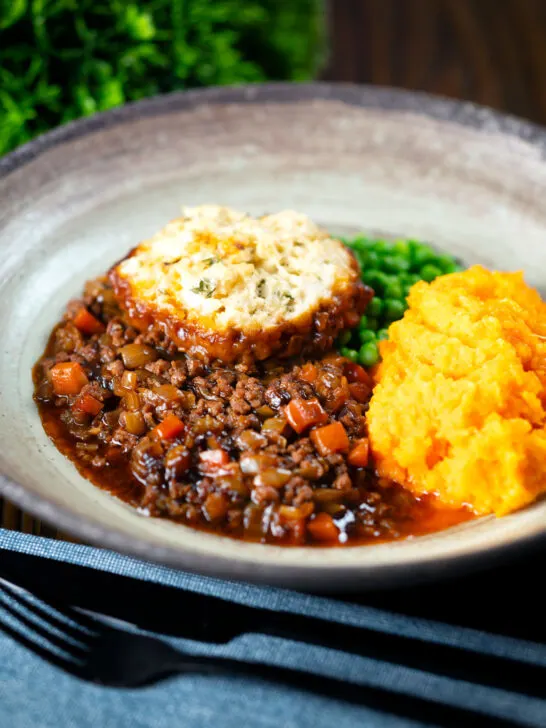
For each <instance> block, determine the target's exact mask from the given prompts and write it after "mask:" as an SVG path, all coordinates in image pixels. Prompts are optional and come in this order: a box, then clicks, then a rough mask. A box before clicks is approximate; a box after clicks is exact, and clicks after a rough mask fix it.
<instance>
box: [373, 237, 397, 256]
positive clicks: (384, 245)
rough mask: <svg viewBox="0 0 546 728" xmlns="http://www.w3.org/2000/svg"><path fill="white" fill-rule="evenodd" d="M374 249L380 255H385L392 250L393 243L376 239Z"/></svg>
mask: <svg viewBox="0 0 546 728" xmlns="http://www.w3.org/2000/svg"><path fill="white" fill-rule="evenodd" d="M372 249H373V250H374V251H375V252H376V253H378V255H383V254H385V253H389V252H390V251H391V250H392V244H391V243H388V242H387V241H386V240H374V241H373V243H372Z"/></svg>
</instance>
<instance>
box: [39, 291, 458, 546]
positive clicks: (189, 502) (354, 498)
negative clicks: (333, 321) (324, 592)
mask: <svg viewBox="0 0 546 728" xmlns="http://www.w3.org/2000/svg"><path fill="white" fill-rule="evenodd" d="M34 379H35V399H36V402H37V403H38V406H39V409H40V413H41V416H42V420H43V423H44V427H45V429H46V432H47V433H48V435H49V436H50V437H51V438H52V439H53V440H54V442H55V444H56V445H57V447H58V448H59V449H60V450H61V451H62V452H64V453H65V454H66V455H67V456H69V457H70V458H71V459H72V460H73V462H74V463H75V464H76V466H77V467H78V468H79V470H80V471H81V472H82V473H83V474H84V475H85V476H86V477H88V478H89V479H90V480H91V481H93V482H94V483H95V484H97V485H99V486H100V487H103V488H105V489H107V490H108V491H110V492H111V493H114V494H115V495H117V496H119V497H120V498H122V499H124V500H126V501H127V502H129V503H131V504H132V505H134V506H136V507H138V508H139V509H140V510H141V512H143V513H146V514H148V515H150V516H156V517H165V518H170V519H174V520H177V521H179V522H181V523H185V524H188V525H191V526H194V527H198V528H202V529H206V530H212V531H215V532H218V533H222V534H224V535H230V536H233V537H238V538H244V539H247V540H252V541H262V542H270V543H278V544H286V545H288V544H295V545H298V544H314V545H336V544H347V543H349V544H350V543H355V544H356V543H363V542H368V541H373V540H378V539H383V540H385V539H395V538H399V537H400V536H406V535H409V534H413V533H420V532H424V531H427V530H436V529H437V528H440V527H445V526H447V525H450V524H451V523H454V522H457V521H459V520H462V518H463V517H464V515H463V514H461V513H460V512H455V511H444V512H441V511H439V510H438V509H437V508H436V507H435V506H434V504H433V502H432V501H430V500H418V499H416V498H415V497H413V496H412V495H411V494H409V493H408V492H406V491H405V490H403V489H402V488H400V487H399V486H397V485H395V484H394V483H391V482H385V481H382V480H379V479H378V478H377V477H376V476H375V474H374V471H373V467H372V464H371V463H370V462H369V460H368V449H367V439H366V434H367V433H366V410H367V406H368V400H369V397H370V395H371V380H370V378H369V376H368V375H367V373H366V372H365V371H364V370H363V369H362V368H361V367H359V366H358V365H356V364H354V363H352V362H350V361H348V360H347V359H344V358H343V357H341V356H340V355H339V354H337V353H336V352H333V353H331V354H329V355H327V356H325V357H323V358H322V359H320V360H318V361H312V362H303V361H301V360H299V361H298V360H294V361H287V360H284V359H283V360H282V361H275V360H268V361H265V362H261V363H257V364H248V363H244V364H241V363H240V364H237V365H234V366H232V367H227V366H225V365H221V364H219V363H214V362H208V361H206V360H201V359H197V358H194V357H189V356H186V355H185V354H183V353H180V352H179V351H178V350H177V348H176V347H175V346H174V345H173V344H172V342H171V341H169V340H168V339H167V338H166V337H165V335H164V334H162V333H161V332H158V331H151V332H148V333H141V332H139V331H137V330H136V329H134V328H132V327H131V326H129V325H128V324H127V323H125V322H124V319H123V314H122V312H121V311H120V309H119V308H118V306H117V303H116V299H115V296H114V294H113V291H112V289H111V288H110V286H109V284H108V282H107V280H106V279H99V280H96V281H92V282H90V283H88V284H87V286H86V288H85V294H84V297H83V299H82V300H79V301H73V302H71V303H70V304H69V305H68V307H67V312H66V315H65V318H64V320H63V321H62V322H61V323H60V324H59V325H58V326H57V327H56V328H55V330H54V331H53V333H52V335H51V338H50V341H49V343H48V346H47V349H46V351H45V353H44V355H43V357H42V358H41V359H40V361H39V362H38V363H37V365H36V367H35V370H34ZM439 514H440V515H439Z"/></svg>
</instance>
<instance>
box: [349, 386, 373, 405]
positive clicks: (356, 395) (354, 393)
mask: <svg viewBox="0 0 546 728" xmlns="http://www.w3.org/2000/svg"><path fill="white" fill-rule="evenodd" d="M349 392H350V393H351V397H352V398H353V399H356V401H357V402H361V403H362V404H364V403H365V402H367V401H368V400H369V399H370V393H371V389H370V388H369V387H368V385H367V384H364V383H363V382H351V384H349Z"/></svg>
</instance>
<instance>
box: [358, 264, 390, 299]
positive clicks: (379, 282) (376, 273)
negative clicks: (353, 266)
mask: <svg viewBox="0 0 546 728" xmlns="http://www.w3.org/2000/svg"><path fill="white" fill-rule="evenodd" d="M362 280H363V281H364V283H366V284H367V285H368V286H370V287H371V288H373V290H374V291H375V293H378V294H379V295H381V294H382V293H383V290H384V288H385V286H386V285H387V283H388V282H389V280H390V277H389V276H388V275H387V274H386V273H382V272H381V271H380V270H375V269H371V270H367V271H366V272H365V273H364V274H363V276H362Z"/></svg>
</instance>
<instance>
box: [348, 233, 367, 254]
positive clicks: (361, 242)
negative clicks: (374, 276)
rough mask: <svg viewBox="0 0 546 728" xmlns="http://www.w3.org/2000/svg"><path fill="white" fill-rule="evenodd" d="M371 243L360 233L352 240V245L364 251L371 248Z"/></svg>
mask: <svg viewBox="0 0 546 728" xmlns="http://www.w3.org/2000/svg"><path fill="white" fill-rule="evenodd" d="M369 245H370V243H369V240H368V239H367V238H365V237H364V236H363V235H358V236H357V237H356V238H353V240H351V247H352V248H355V249H356V250H360V251H362V252H365V251H366V250H367V249H368V248H369Z"/></svg>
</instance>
